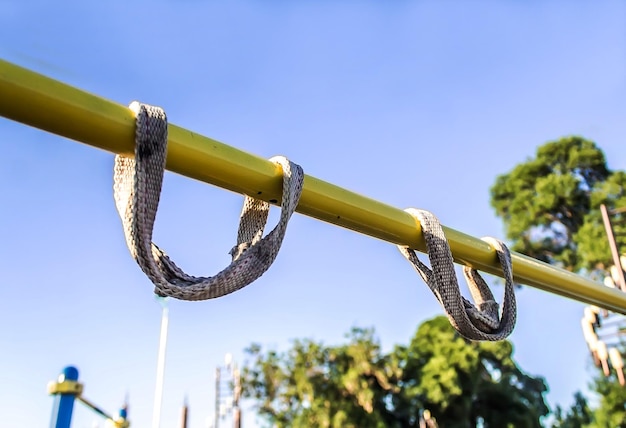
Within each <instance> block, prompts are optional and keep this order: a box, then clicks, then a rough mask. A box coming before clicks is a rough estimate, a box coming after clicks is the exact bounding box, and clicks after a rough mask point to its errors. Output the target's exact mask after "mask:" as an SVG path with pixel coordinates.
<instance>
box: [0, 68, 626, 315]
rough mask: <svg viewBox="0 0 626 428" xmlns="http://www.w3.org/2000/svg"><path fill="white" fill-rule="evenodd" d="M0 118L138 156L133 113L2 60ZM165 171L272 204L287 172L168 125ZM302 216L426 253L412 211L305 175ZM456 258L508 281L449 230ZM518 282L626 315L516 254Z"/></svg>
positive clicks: (609, 293) (622, 300)
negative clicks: (135, 145) (135, 144)
mask: <svg viewBox="0 0 626 428" xmlns="http://www.w3.org/2000/svg"><path fill="white" fill-rule="evenodd" d="M0 116H4V117H6V118H9V119H12V120H15V121H18V122H21V123H24V124H27V125H30V126H34V127H37V128H39V129H42V130H45V131H48V132H52V133H55V134H58V135H61V136H64V137H67V138H70V139H73V140H76V141H80V142H83V143H85V144H89V145H92V146H95V147H99V148H101V149H104V150H108V151H110V152H113V153H116V154H123V155H126V156H130V157H132V156H133V152H134V138H135V115H134V113H133V111H131V110H130V109H129V108H127V107H125V106H122V105H120V104H117V103H114V102H112V101H109V100H106V99H103V98H101V97H98V96H95V95H92V94H89V93H86V92H84V91H81V90H79V89H76V88H73V87H71V86H68V85H66V84H63V83H61V82H58V81H56V80H53V79H50V78H48V77H45V76H43V75H41V74H38V73H34V72H32V71H29V70H27V69H24V68H22V67H19V66H16V65H13V64H11V63H8V62H6V61H1V60H0ZM168 141H169V145H168V152H167V162H166V168H167V169H168V170H170V171H173V172H176V173H179V174H182V175H185V176H187V177H190V178H194V179H197V180H200V181H203V182H206V183H210V184H214V185H216V186H219V187H222V188H224V189H228V190H231V191H234V192H237V193H242V194H245V195H250V196H253V197H254V198H257V199H262V200H264V201H267V202H271V203H279V202H280V200H281V188H282V186H281V183H282V175H281V168H280V167H278V166H277V165H276V164H274V163H272V162H270V161H267V160H265V159H262V158H259V157H257V156H254V155H251V154H248V153H245V152H243V151H240V150H238V149H236V148H233V147H230V146H227V145H225V144H222V143H220V142H218V141H215V140H213V139H210V138H207V137H203V136H201V135H198V134H195V133H193V132H191V131H189V130H186V129H183V128H180V127H178V126H175V125H172V124H169V126H168ZM296 210H297V211H298V212H300V213H302V214H305V215H308V216H311V217H314V218H317V219H319V220H323V221H326V222H329V223H332V224H335V225H338V226H341V227H345V228H348V229H351V230H354V231H357V232H361V233H364V234H366V235H369V236H372V237H375V238H378V239H382V240H385V241H388V242H391V243H393V244H396V245H407V246H409V247H411V248H415V249H417V250H419V251H423V252H424V251H426V243H425V241H424V237H423V234H422V231H421V227H420V224H419V222H418V221H416V219H415V218H414V217H412V216H411V215H410V214H409V213H407V212H405V211H403V210H400V209H397V208H394V207H391V206H389V205H385V204H383V203H381V202H378V201H376V200H372V199H369V198H367V197H365V196H361V195H358V194H356V193H353V192H350V191H348V190H345V189H342V188H340V187H338V186H335V185H333V184H330V183H327V182H324V181H322V180H320V179H317V178H314V177H311V176H308V175H307V176H305V179H304V187H303V189H302V194H301V197H300V200H299V203H298V207H297V209H296ZM444 231H445V235H446V238H447V241H448V242H449V244H450V248H451V251H452V254H453V256H454V259H455V261H456V262H458V263H462V264H464V265H467V266H470V267H472V268H475V269H478V270H482V271H485V272H488V273H492V274H495V275H498V276H502V275H503V273H502V270H501V266H500V263H499V261H498V258H497V257H496V252H495V250H494V248H493V247H492V246H491V245H489V244H488V243H487V242H485V241H482V240H480V239H478V238H474V237H472V236H469V235H466V234H464V233H461V232H458V231H456V230H453V229H450V228H444ZM511 259H512V265H513V273H514V279H515V281H517V282H518V283H520V284H526V285H529V286H532V287H536V288H539V289H542V290H545V291H548V292H550V293H554V294H558V295H561V296H564V297H568V298H571V299H574V300H578V301H580V302H584V303H588V304H591V305H596V306H598V307H601V308H605V309H607V310H610V311H613V312H616V313H620V314H626V294H625V293H623V292H621V291H620V290H617V289H612V288H608V287H605V286H603V285H602V284H598V283H596V282H593V281H591V280H589V279H586V278H583V277H582V276H579V275H576V274H574V273H572V272H568V271H565V270H562V269H559V268H557V267H554V266H551V265H548V264H546V263H543V262H540V261H538V260H535V259H533V258H530V257H527V256H524V255H522V254H519V253H512V254H511Z"/></svg>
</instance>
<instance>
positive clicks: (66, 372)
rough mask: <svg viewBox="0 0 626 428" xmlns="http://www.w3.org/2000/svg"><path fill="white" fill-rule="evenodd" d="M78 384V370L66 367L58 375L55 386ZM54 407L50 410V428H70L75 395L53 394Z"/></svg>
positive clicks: (68, 393) (70, 393)
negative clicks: (67, 383)
mask: <svg viewBox="0 0 626 428" xmlns="http://www.w3.org/2000/svg"><path fill="white" fill-rule="evenodd" d="M66 382H69V383H77V382H78V369H77V368H76V367H73V366H68V367H65V368H64V369H63V371H62V372H61V374H60V375H59V379H58V381H57V385H62V384H65V383H66ZM55 395H56V397H55V399H54V407H53V410H52V419H51V422H50V427H51V428H70V425H71V424H72V413H73V411H74V400H75V399H76V394H75V393H73V392H58V393H56V394H55Z"/></svg>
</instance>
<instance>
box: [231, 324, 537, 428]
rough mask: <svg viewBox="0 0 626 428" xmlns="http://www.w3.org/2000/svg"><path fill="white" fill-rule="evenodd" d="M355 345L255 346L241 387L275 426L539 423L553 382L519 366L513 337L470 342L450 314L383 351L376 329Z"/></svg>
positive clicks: (359, 334) (351, 341)
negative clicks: (426, 414)
mask: <svg viewBox="0 0 626 428" xmlns="http://www.w3.org/2000/svg"><path fill="white" fill-rule="evenodd" d="M347 339H348V343H347V344H344V345H341V346H334V347H333V346H324V345H322V344H321V343H316V342H314V341H312V340H297V341H295V342H294V343H293V346H292V347H291V348H290V349H289V350H288V351H286V352H284V353H277V352H275V351H263V350H262V348H261V347H260V346H259V345H252V346H251V347H250V348H249V349H248V350H247V352H248V355H249V357H250V358H251V359H250V361H248V363H247V364H246V366H245V367H244V370H243V385H244V394H245V396H247V397H250V398H253V399H254V400H255V401H256V403H257V407H258V411H259V414H260V415H261V416H263V417H264V418H265V419H266V420H267V422H268V423H269V425H270V426H276V427H296V428H297V427H359V428H361V427H363V428H368V427H373V428H378V427H381V428H382V427H390V428H393V427H417V426H419V418H420V415H421V414H422V412H423V411H424V410H428V411H430V412H431V414H432V415H433V416H434V417H435V418H436V420H437V421H438V422H439V425H440V426H441V427H452V428H455V427H476V426H483V427H507V426H510V427H540V426H541V425H540V419H541V417H542V416H545V415H547V414H548V408H547V406H546V404H545V401H544V397H543V396H544V393H545V392H546V391H547V386H546V384H545V382H544V380H543V379H542V378H535V377H532V376H529V375H527V374H525V373H523V372H522V370H521V369H520V368H519V367H518V366H517V364H516V363H515V362H514V361H513V359H512V352H513V347H512V345H511V343H510V342H508V341H503V342H497V343H478V342H469V341H467V340H465V339H463V338H462V337H460V336H459V335H458V334H457V333H456V332H455V331H454V329H453V328H452V327H451V326H450V324H449V322H448V320H447V319H446V318H445V317H437V318H434V319H432V320H430V321H427V322H425V323H423V324H422V325H421V326H420V327H419V328H418V330H417V332H416V333H415V335H414V337H413V338H412V339H411V341H410V343H409V345H408V346H397V347H396V348H395V349H394V350H393V351H392V352H390V353H389V354H384V353H382V351H381V349H380V345H379V343H378V341H377V339H376V338H375V336H374V333H373V331H372V330H364V329H353V330H352V332H351V333H350V334H349V335H348V336H347Z"/></svg>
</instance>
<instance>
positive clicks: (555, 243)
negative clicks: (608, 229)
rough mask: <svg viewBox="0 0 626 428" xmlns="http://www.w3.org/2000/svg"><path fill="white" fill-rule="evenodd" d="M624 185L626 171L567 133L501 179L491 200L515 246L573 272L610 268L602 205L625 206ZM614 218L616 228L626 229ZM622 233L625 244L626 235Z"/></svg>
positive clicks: (625, 243) (609, 206) (593, 145)
mask: <svg viewBox="0 0 626 428" xmlns="http://www.w3.org/2000/svg"><path fill="white" fill-rule="evenodd" d="M625 185H626V173H624V172H623V171H611V170H610V169H609V168H608V166H607V162H606V158H605V156H604V153H603V152H602V150H601V149H600V148H599V147H598V146H597V145H596V144H595V143H594V142H592V141H589V140H586V139H584V138H581V137H565V138H561V139H560V140H557V141H552V142H548V143H546V144H544V145H543V146H541V147H539V148H538V149H537V153H536V156H535V157H534V158H531V159H528V160H526V162H524V163H520V164H518V165H517V166H515V167H514V168H513V170H512V171H510V172H509V173H507V174H503V175H500V176H499V177H497V179H496V182H495V184H494V185H493V187H492V188H491V204H492V206H493V207H494V208H495V211H496V214H497V215H498V216H499V217H501V218H502V220H503V221H504V225H505V230H506V235H507V238H508V239H509V240H511V242H512V243H513V246H512V249H513V250H515V251H518V252H521V253H523V254H527V255H529V256H531V257H534V258H537V259H539V260H542V261H545V262H547V263H551V264H555V265H558V266H561V267H564V268H566V269H569V270H574V271H580V270H587V271H593V270H596V269H600V270H605V269H606V268H607V267H608V266H609V265H610V264H612V259H611V253H610V250H609V246H608V243H607V240H606V233H605V230H604V226H603V223H602V217H601V214H600V205H601V204H605V205H607V207H608V208H609V209H612V208H615V207H626V191H625V190H624V188H625ZM618 217H619V215H618ZM615 220H616V221H615V223H616V228H617V229H618V231H617V232H626V228H625V226H623V225H621V224H620V220H621V218H616V219H615ZM617 235H618V241H619V243H620V245H622V246H623V245H626V235H624V234H623V233H617Z"/></svg>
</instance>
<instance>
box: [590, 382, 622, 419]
mask: <svg viewBox="0 0 626 428" xmlns="http://www.w3.org/2000/svg"><path fill="white" fill-rule="evenodd" d="M591 387H592V389H593V391H594V392H595V393H596V394H597V396H598V397H599V398H600V400H599V403H598V407H597V408H595V409H594V411H593V422H592V423H591V424H590V425H589V427H590V428H626V389H625V388H624V387H623V386H621V385H620V384H619V382H618V381H617V378H616V376H615V372H614V371H612V374H611V376H608V377H606V376H604V374H603V373H602V372H601V371H598V373H597V374H596V376H595V378H594V380H593V382H592V384H591Z"/></svg>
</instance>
